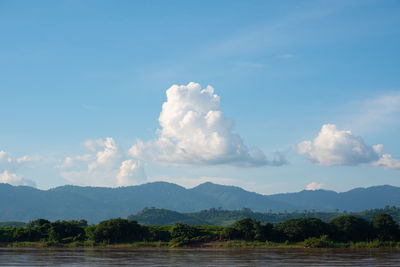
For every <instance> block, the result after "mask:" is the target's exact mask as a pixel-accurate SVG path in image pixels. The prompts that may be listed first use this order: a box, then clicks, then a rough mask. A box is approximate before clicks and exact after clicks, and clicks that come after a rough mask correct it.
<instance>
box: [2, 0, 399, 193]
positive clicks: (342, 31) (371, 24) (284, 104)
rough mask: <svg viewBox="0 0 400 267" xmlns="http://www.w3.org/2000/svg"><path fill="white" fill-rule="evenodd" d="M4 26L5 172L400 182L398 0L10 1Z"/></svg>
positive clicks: (267, 183)
mask: <svg viewBox="0 0 400 267" xmlns="http://www.w3.org/2000/svg"><path fill="white" fill-rule="evenodd" d="M0 31H1V35H0V73H1V75H0V114H2V116H1V117H0V125H1V126H0V151H1V152H0V181H2V182H9V183H12V184H28V185H35V186H37V187H38V188H43V189H45V188H50V187H54V186H59V185H63V184H71V183H72V184H78V185H97V186H124V185H131V184H132V185H133V184H140V183H144V182H152V181H158V180H163V181H169V182H174V183H177V184H180V185H183V186H186V187H192V186H195V185H197V184H199V183H202V182H204V181H213V182H215V183H221V184H231V185H238V186H241V187H243V188H245V189H248V190H251V191H256V192H260V193H267V194H272V193H278V192H291V191H298V190H302V189H304V188H306V187H307V185H310V184H311V183H313V184H311V185H310V186H309V188H310V189H315V188H319V187H321V188H324V189H332V190H336V191H345V190H348V189H351V188H354V187H366V186H371V185H378V184H391V185H395V186H400V162H399V160H400V142H399V141H398V136H399V132H400V75H399V69H400V68H399V60H400V52H399V49H398V48H399V47H400V4H399V2H398V1H389V0H388V1H141V2H140V1H117V2H115V1H1V0H0ZM190 82H194V83H198V84H199V85H196V84H192V85H189V83H190ZM173 85H178V86H180V87H176V88H175V87H171V86H173ZM208 85H210V86H212V88H213V89H214V91H213V92H211V91H207V92H208V93H207V92H206V91H203V93H201V92H202V91H201V90H203V89H205V88H207V86H208ZM174 88H175V89H174ZM177 88H178V89H177ZM167 90H170V91H169V92H170V93H171V97H170V98H167V96H166V92H167ZM186 94H189V95H190V99H189V98H188V99H187V98H185V97H184V96H185V95H186ZM214 95H218V96H219V101H218V103H214V102H213V103H211V102H210V101H212V100H211V99H213V96H214ZM202 97H205V98H204V99H203V100H201V101H200V100H199V99H200V98H202ZM207 101H208V102H207ZM163 103H169V104H168V105H167V106H168V107H167V108H165V109H164V108H163ZM209 111H212V113H213V114H217V115H218V114H219V115H218V116H220V117H218V116H217V119H216V120H215V121H214V122H215V125H213V126H212V127H211V128H210V127H208V126H207V127H206V126H204V125H209V124H207V123H208V122H209V121H208V118H209V116H208V117H207V114H208V112H209ZM177 112H181V113H179V114H181V115H182V114H183V115H182V116H181V115H179V116H181V117H179V116H178V115H176V114H178V113H177ZM189 113H190V114H197V115H196V116H198V117H196V116H194V117H191V118H192V120H190V121H189V122H188V123H187V124H185V125H186V126H182V125H183V124H182V123H183V121H184V120H185V121H186V120H187V118H188V117H186V119H184V117H185V115H188V114H189ZM160 114H162V115H163V118H164V119H163V120H162V119H161V117H160ZM190 114H189V115H190ZM221 114H222V115H221ZM159 118H160V121H159ZM193 118H194V119H193ZM160 123H161V124H160ZM323 126H325V127H323ZM349 131H351V133H350V132H349ZM215 136H217V137H218V138H216V139H215V138H214V137H215ZM317 136H318V138H317ZM203 137H204V138H203ZM107 138H108V139H107ZM202 138H203V139H202ZM316 138H317V139H316ZM139 144H143V145H142V146H139ZM377 144H382V145H383V148H382V146H375V147H374V145H377ZM256 152H257V153H256ZM254 153H255V154H254ZM274 159H275V161H274ZM277 165H278V166H277Z"/></svg>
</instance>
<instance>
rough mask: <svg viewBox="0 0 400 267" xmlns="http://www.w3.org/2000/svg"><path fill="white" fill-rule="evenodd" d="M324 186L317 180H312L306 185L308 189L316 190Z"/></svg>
mask: <svg viewBox="0 0 400 267" xmlns="http://www.w3.org/2000/svg"><path fill="white" fill-rule="evenodd" d="M322 186H323V184H318V183H316V182H312V183H310V184H308V185H307V186H306V190H309V191H315V190H318V189H321V188H322Z"/></svg>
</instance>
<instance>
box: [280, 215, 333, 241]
mask: <svg viewBox="0 0 400 267" xmlns="http://www.w3.org/2000/svg"><path fill="white" fill-rule="evenodd" d="M275 230H276V231H277V232H278V233H279V237H278V238H279V239H281V240H279V241H282V239H286V240H289V241H303V240H304V239H306V238H309V237H320V236H322V235H324V234H326V233H327V232H328V226H327V224H326V223H325V222H323V221H321V220H320V219H317V218H300V219H290V220H287V221H284V222H281V223H278V224H277V225H276V227H275Z"/></svg>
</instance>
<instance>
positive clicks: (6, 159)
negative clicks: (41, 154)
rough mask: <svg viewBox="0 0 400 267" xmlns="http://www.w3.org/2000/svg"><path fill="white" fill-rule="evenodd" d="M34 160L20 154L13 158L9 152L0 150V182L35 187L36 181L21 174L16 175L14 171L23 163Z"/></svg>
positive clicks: (34, 159)
mask: <svg viewBox="0 0 400 267" xmlns="http://www.w3.org/2000/svg"><path fill="white" fill-rule="evenodd" d="M36 160H37V159H36V158H34V157H29V156H22V157H20V158H16V159H15V158H12V157H11V155H10V154H9V153H7V152H5V151H3V150H0V183H7V184H11V185H15V186H17V185H26V186H33V187H35V186H36V183H35V182H34V181H32V180H29V179H26V178H24V177H23V176H22V175H18V174H16V173H14V172H15V171H16V170H17V169H19V168H20V167H21V166H22V165H23V164H25V163H27V162H31V161H36Z"/></svg>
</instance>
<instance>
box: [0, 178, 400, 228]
mask: <svg viewBox="0 0 400 267" xmlns="http://www.w3.org/2000/svg"><path fill="white" fill-rule="evenodd" d="M386 205H390V206H400V188H398V187H393V186H387V185H385V186H375V187H370V188H365V189H364V188H357V189H353V190H350V191H348V192H345V193H336V192H333V191H326V190H316V191H301V192H298V193H288V194H276V195H270V196H266V195H261V194H257V193H253V192H248V191H246V190H243V189H242V188H240V187H235V186H225V185H217V184H213V183H204V184H201V185H199V186H197V187H195V188H192V189H186V188H184V187H181V186H179V185H176V184H172V183H166V182H155V183H147V184H143V185H139V186H129V187H119V188H104V187H79V186H69V185H68V186H61V187H57V188H54V189H50V190H39V189H35V188H32V187H27V186H11V185H8V184H0V221H25V222H27V221H29V220H33V219H37V218H45V219H49V220H52V221H54V220H70V219H82V218H83V219H86V220H88V221H89V222H90V223H97V222H99V221H101V220H105V219H109V218H115V217H126V216H128V215H131V214H136V213H137V212H139V211H141V210H143V209H144V208H145V207H149V208H150V207H156V208H160V209H168V210H173V211H177V212H195V211H200V210H206V209H210V208H219V207H220V208H221V209H225V210H240V209H242V208H250V209H251V210H253V211H257V212H267V211H272V212H283V211H285V210H286V211H288V212H290V211H294V210H299V211H302V210H304V209H308V210H311V209H315V210H320V211H334V210H335V209H340V210H347V211H349V212H350V211H362V210H365V209H372V208H383V207H385V206H386ZM177 216H178V215H177ZM167 217H168V216H166V219H168V218H167ZM187 219H188V220H192V218H187ZM199 219H201V218H196V220H199Z"/></svg>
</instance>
